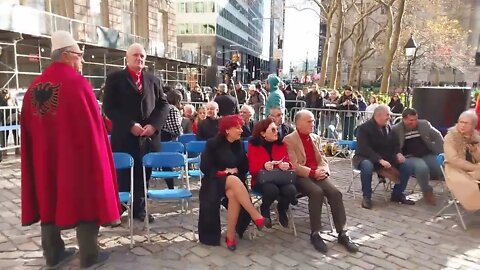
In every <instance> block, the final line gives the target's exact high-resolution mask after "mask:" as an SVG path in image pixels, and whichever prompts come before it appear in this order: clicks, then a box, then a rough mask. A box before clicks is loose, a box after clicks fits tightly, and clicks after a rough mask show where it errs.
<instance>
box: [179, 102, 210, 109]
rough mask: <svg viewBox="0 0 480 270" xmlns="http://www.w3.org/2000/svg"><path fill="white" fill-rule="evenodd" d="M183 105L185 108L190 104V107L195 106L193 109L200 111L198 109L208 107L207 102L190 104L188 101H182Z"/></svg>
mask: <svg viewBox="0 0 480 270" xmlns="http://www.w3.org/2000/svg"><path fill="white" fill-rule="evenodd" d="M181 104H182V105H183V106H185V105H187V104H188V105H193V107H195V110H198V108H200V107H203V106H205V105H207V102H192V101H190V102H188V101H182V102H181Z"/></svg>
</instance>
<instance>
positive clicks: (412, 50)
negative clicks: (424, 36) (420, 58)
mask: <svg viewBox="0 0 480 270" xmlns="http://www.w3.org/2000/svg"><path fill="white" fill-rule="evenodd" d="M404 49H405V57H406V58H407V92H406V95H405V107H407V108H408V107H410V94H411V91H412V88H411V87H410V73H411V68H412V61H413V60H414V59H415V56H416V55H417V43H416V42H415V40H414V39H413V35H410V39H409V40H408V41H407V44H405V47H404Z"/></svg>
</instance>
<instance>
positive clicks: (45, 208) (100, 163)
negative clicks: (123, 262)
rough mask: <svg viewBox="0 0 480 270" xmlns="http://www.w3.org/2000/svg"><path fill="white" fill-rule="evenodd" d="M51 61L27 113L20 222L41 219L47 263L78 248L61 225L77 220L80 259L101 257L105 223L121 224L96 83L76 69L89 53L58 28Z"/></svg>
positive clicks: (29, 97)
mask: <svg viewBox="0 0 480 270" xmlns="http://www.w3.org/2000/svg"><path fill="white" fill-rule="evenodd" d="M51 56H52V61H53V63H52V64H51V65H50V66H49V67H47V68H46V69H45V71H44V72H43V73H42V75H40V76H39V77H37V78H36V79H35V80H34V81H33V83H32V84H31V85H30V87H29V89H28V91H27V93H26V94H25V97H24V102H23V108H22V113H21V143H22V154H21V155H22V162H21V168H22V186H21V187H22V225H24V226H28V225H31V224H33V223H36V222H38V221H40V224H41V232H42V248H43V250H44V253H43V254H44V257H45V260H46V264H47V267H48V268H56V267H58V265H59V264H62V263H64V262H66V261H67V260H68V259H69V258H71V257H73V255H74V254H75V250H74V249H65V244H64V242H63V240H62V238H61V235H60V230H62V229H69V228H74V227H76V229H77V240H78V245H79V249H80V251H79V254H80V266H81V267H90V266H92V265H95V264H99V263H103V262H105V261H106V260H107V259H108V253H105V252H99V248H98V244H97V235H98V230H99V226H101V225H117V224H119V223H120V217H119V211H120V202H119V198H118V188H117V183H116V175H115V167H114V162H113V157H112V152H111V149H110V144H109V142H108V137H107V132H106V131H105V128H104V126H103V121H102V117H101V115H100V111H99V109H98V104H97V102H96V99H95V96H94V93H93V90H92V87H91V86H90V84H89V83H88V81H87V80H86V79H85V78H84V77H83V76H82V75H80V74H79V73H78V71H80V70H81V67H82V62H83V52H82V51H81V50H80V48H79V47H78V45H77V43H76V42H75V40H74V39H73V38H72V36H71V35H70V34H69V33H68V32H65V31H58V32H55V33H53V34H52V55H51Z"/></svg>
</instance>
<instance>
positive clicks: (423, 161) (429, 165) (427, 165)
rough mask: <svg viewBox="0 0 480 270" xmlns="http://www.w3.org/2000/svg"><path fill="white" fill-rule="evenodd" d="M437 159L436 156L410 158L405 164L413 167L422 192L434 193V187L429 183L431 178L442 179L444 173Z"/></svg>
mask: <svg viewBox="0 0 480 270" xmlns="http://www.w3.org/2000/svg"><path fill="white" fill-rule="evenodd" d="M436 159H437V157H436V156H435V155H426V156H424V157H421V158H418V157H409V158H407V160H406V161H405V163H411V164H410V166H412V167H413V171H414V174H415V177H416V178H417V183H418V185H419V186H420V188H421V189H422V192H429V191H432V187H431V186H430V185H429V183H428V181H429V180H430V178H431V177H433V178H436V179H439V178H441V177H442V171H441V170H440V166H438V164H437V160H436Z"/></svg>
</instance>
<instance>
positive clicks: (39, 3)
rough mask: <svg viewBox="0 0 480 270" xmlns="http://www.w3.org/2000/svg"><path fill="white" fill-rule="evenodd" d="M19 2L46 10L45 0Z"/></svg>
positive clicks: (23, 0)
mask: <svg viewBox="0 0 480 270" xmlns="http://www.w3.org/2000/svg"><path fill="white" fill-rule="evenodd" d="M20 4H21V5H24V6H27V7H31V8H34V9H38V10H46V9H45V0H21V1H20Z"/></svg>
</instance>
